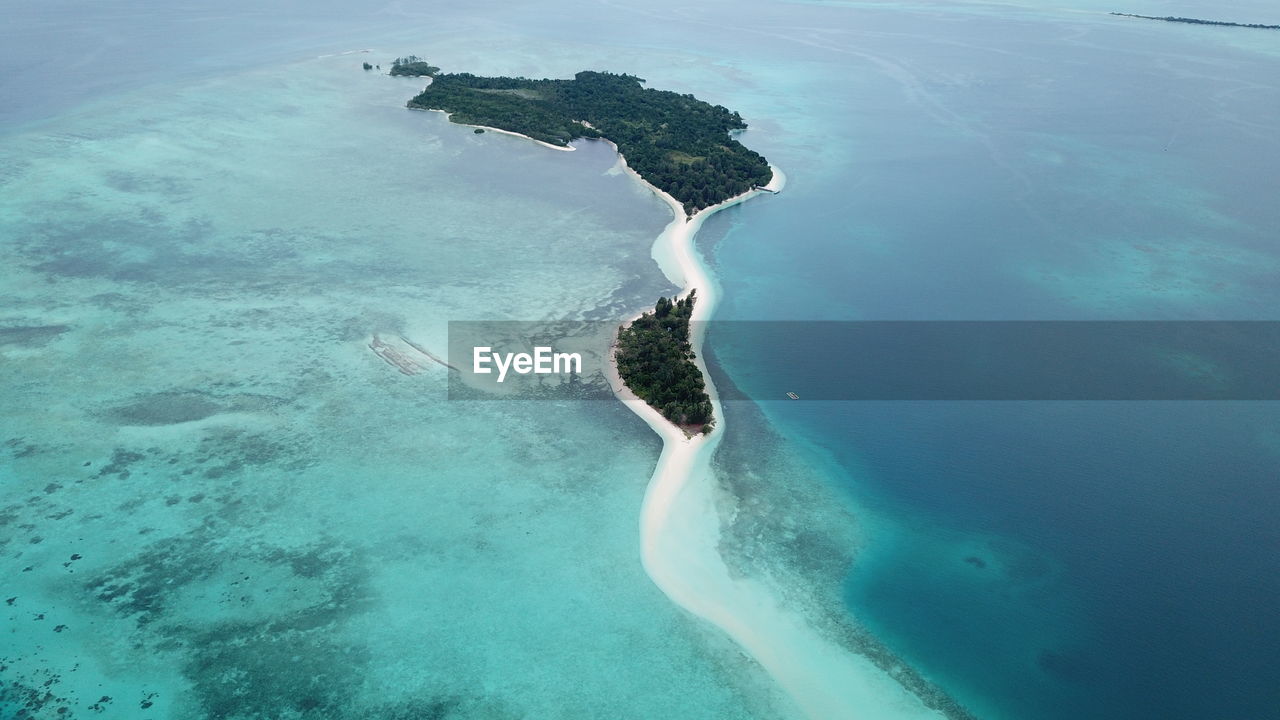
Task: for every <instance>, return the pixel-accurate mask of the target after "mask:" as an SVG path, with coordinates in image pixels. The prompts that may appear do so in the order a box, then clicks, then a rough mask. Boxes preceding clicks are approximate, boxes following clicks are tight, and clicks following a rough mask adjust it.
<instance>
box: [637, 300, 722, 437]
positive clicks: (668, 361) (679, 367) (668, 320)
mask: <svg viewBox="0 0 1280 720" xmlns="http://www.w3.org/2000/svg"><path fill="white" fill-rule="evenodd" d="M697 292H698V291H697V290H691V291H690V292H689V295H688V297H685V298H682V299H679V300H677V299H675V298H670V299H668V298H658V304H657V305H656V306H655V307H654V309H653V312H647V313H645V314H643V315H641V316H640V317H638V318H636V319H635V320H634V321H632V323H631V324H630V325H625V326H623V327H622V328H621V329H619V330H618V348H617V351H616V352H615V353H614V359H615V361H616V362H617V364H618V375H619V376H620V377H621V378H622V381H623V382H624V383H626V384H627V387H628V388H630V389H631V392H633V393H635V394H636V397H638V398H640V399H641V400H644V401H645V402H646V403H649V405H651V406H652V407H653V408H654V409H655V410H657V411H658V412H660V413H662V416H663V417H665V418H666V419H668V420H670V421H671V422H673V423H675V424H676V425H679V426H680V427H682V428H683V429H684V430H686V431H687V432H690V433H697V432H704V433H706V432H711V425H712V423H713V422H714V420H713V418H712V416H711V398H710V397H709V396H708V395H707V388H706V385H705V383H704V382H703V380H702V371H700V370H699V369H698V366H697V365H695V364H694V363H693V361H694V358H695V357H696V356H695V355H694V354H693V347H692V345H691V344H690V343H689V318H690V316H692V315H693V303H694V300H695V296H696V294H697Z"/></svg>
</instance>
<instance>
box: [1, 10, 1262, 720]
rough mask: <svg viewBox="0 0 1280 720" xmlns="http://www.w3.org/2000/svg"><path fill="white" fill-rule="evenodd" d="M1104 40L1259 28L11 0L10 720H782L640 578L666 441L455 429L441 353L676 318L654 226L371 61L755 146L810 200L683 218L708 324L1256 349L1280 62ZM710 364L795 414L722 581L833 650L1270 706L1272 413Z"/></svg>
mask: <svg viewBox="0 0 1280 720" xmlns="http://www.w3.org/2000/svg"><path fill="white" fill-rule="evenodd" d="M1112 10H1117V11H1123V12H1133V13H1141V14H1148V15H1186V16H1194V17H1207V18H1214V19H1223V20H1232V21H1239V22H1259V23H1272V24H1274V23H1278V22H1280V15H1277V12H1280V11H1278V10H1277V8H1276V7H1275V5H1274V3H1269V2H1261V1H1260V0H1248V1H1246V2H1238V3H1233V4H1232V5H1231V7H1230V8H1224V7H1222V6H1220V5H1218V4H1210V3H1205V2H1156V1H1155V0H1138V1H1137V3H1136V4H1135V5H1131V6H1124V7H1118V6H1117V7H1113V6H1110V5H1104V4H1102V3H1100V2H1097V1H1095V0H1069V2H1067V3H1040V2H1010V3H977V2H931V1H922V2H912V3H899V2H840V1H838V0H819V1H814V2H805V1H802V0H796V1H772V2H762V1H759V0H751V1H750V2H736V3H729V2H711V3H699V4H697V5H695V6H689V5H688V4H685V3H675V2H666V0H662V1H661V2H657V3H645V4H643V5H636V4H628V3H612V2H576V1H574V2H563V3H555V4H554V5H553V6H552V5H548V4H546V3H540V4H532V3H511V2H486V1H484V0H481V1H479V2H471V3H465V4H449V5H446V4H443V3H437V2H429V3H421V4H411V3H401V2H387V3H373V4H369V5H364V6H359V7H356V6H352V5H350V4H348V3H333V2H328V3H325V2H322V3H314V2H313V3H298V2H284V3H272V4H270V5H269V6H266V7H264V6H262V5H261V4H251V3H245V2H230V3H218V4H213V3H185V4H173V3H157V2H154V0H139V1H137V2H112V3H88V2H83V1H82V0H61V1H59V2H44V3H28V2H22V3H11V7H9V8H6V11H5V13H6V22H5V23H4V24H3V26H0V58H3V60H4V61H5V66H6V68H8V70H7V71H6V73H5V74H4V76H3V78H0V401H2V402H3V408H4V412H3V413H0V558H2V559H0V573H2V574H0V577H3V578H4V592H3V593H0V595H3V597H4V598H5V599H6V605H5V606H0V621H2V623H3V624H2V625H0V629H2V630H3V637H5V638H7V640H6V641H5V642H4V643H2V644H0V716H3V717H18V716H19V715H18V713H19V712H20V710H21V709H23V708H24V707H25V708H26V709H27V710H28V712H29V713H30V714H29V716H30V717H36V718H46V717H49V718H51V717H155V718H174V719H178V718H182V719H186V718H249V717H317V718H318V717H324V718H366V717H367V718H375V717H376V718H406V719H407V718H425V717H439V718H481V717H483V718H517V717H529V718H553V717H572V718H619V717H625V718H659V717H672V718H676V717H678V718H707V719H709V720H711V719H720V718H775V717H776V718H784V717H794V716H795V715H794V708H793V707H792V706H791V705H790V704H789V701H788V700H787V699H786V698H784V697H781V696H780V695H779V693H778V692H777V691H776V689H775V688H774V686H773V685H772V683H771V680H770V678H768V677H767V676H766V675H765V674H764V673H763V672H762V671H761V670H760V669H759V668H758V666H756V665H755V664H754V663H753V662H751V660H750V659H749V658H747V657H745V656H744V655H743V654H742V653H741V652H740V651H739V650H737V649H736V648H735V647H733V646H732V645H731V644H730V643H729V641H727V640H726V639H724V637H723V636H722V635H720V634H719V633H718V632H717V631H716V630H715V629H714V628H710V627H708V626H706V625H705V624H703V623H701V622H699V621H697V620H695V619H694V618H692V617H690V616H689V615H688V614H686V613H685V612H684V611H682V610H681V609H680V608H678V607H676V606H674V605H673V604H672V603H671V602H670V601H669V600H668V599H667V598H666V597H665V596H663V595H662V593H661V592H660V591H659V590H658V589H657V588H656V587H655V586H654V585H653V584H652V582H651V581H650V580H649V578H648V577H647V576H646V575H645V573H644V570H643V568H642V567H641V566H640V561H639V553H638V525H637V522H638V521H637V518H638V513H639V508H640V502H641V499H642V497H643V493H644V488H645V485H646V483H647V482H648V479H649V475H650V473H651V471H652V469H653V466H654V462H655V461H656V458H657V456H658V452H659V450H660V443H659V440H658V438H657V437H655V436H654V435H653V434H652V433H651V432H650V431H649V429H648V428H647V426H646V425H645V424H644V423H643V422H641V421H640V420H639V419H638V418H636V417H635V416H633V415H632V414H631V413H630V412H629V411H627V410H626V409H625V408H624V407H622V405H621V404H618V403H612V402H597V401H586V402H573V401H546V400H541V401H528V402H521V401H518V400H517V401H510V402H481V401H463V400H447V399H446V384H447V383H446V375H445V371H444V369H443V368H441V367H440V366H438V365H435V364H433V363H432V362H430V361H429V360H427V359H424V358H425V356H424V355H422V354H421V353H419V354H416V355H415V354H414V353H415V352H416V351H414V350H413V345H417V346H419V347H422V348H425V349H427V350H431V351H434V352H436V353H440V352H443V350H444V349H445V348H446V346H447V338H446V332H447V323H448V321H450V320H525V321H543V320H548V321H549V320H565V319H567V320H581V321H611V320H614V319H619V320H620V319H622V318H625V317H627V316H629V315H631V314H633V313H634V312H635V311H637V310H638V309H640V308H642V307H644V306H645V305H647V304H649V303H651V302H652V300H653V298H655V297H656V296H657V295H659V294H661V293H670V292H672V291H673V290H674V288H673V287H672V286H671V285H670V283H669V282H668V281H667V280H666V279H665V278H664V277H663V276H662V274H661V272H660V271H659V270H658V268H657V266H656V264H655V263H654V262H653V261H652V260H651V258H650V255H649V253H650V244H651V243H652V240H653V238H654V237H655V236H657V234H658V233H659V232H660V231H661V229H662V228H663V227H664V225H665V224H666V223H667V221H668V220H669V217H668V213H667V210H666V207H665V205H664V204H663V203H661V202H660V201H658V200H657V199H656V198H654V197H653V196H652V195H650V194H648V193H647V191H645V190H644V189H643V188H641V187H639V186H638V184H636V183H634V182H633V181H632V180H631V179H630V178H628V177H627V176H626V175H624V174H622V173H619V172H618V170H617V167H616V165H615V160H616V157H615V156H614V155H613V153H612V151H611V150H610V149H609V148H608V146H607V145H604V144H602V143H582V144H579V146H578V149H577V151H575V152H572V153H563V152H553V151H550V150H547V149H545V148H542V147H539V146H537V145H535V144H533V143H530V142H527V141H523V140H520V139H517V138H510V137H504V136H499V135H496V134H485V135H475V134H473V133H472V132H471V130H470V129H469V128H464V127H460V126H456V125H450V124H449V123H448V122H447V121H446V120H445V119H444V118H443V116H441V115H440V114H437V113H419V112H410V111H408V110H406V109H404V107H403V105H404V101H405V100H406V99H408V97H410V96H412V95H413V94H414V93H415V92H416V91H417V90H418V89H419V88H420V85H421V83H420V82H419V81H417V80H412V79H401V78H390V77H387V76H385V75H382V74H379V73H378V72H368V73H366V72H364V71H362V70H361V69H360V63H361V62H365V61H367V62H372V63H379V64H382V65H383V68H384V69H385V68H386V66H387V63H388V62H389V60H390V59H391V58H393V57H396V56H398V55H407V54H417V55H421V56H424V57H426V58H429V59H430V60H431V61H432V62H433V63H434V64H436V65H440V66H442V67H443V68H444V69H445V70H447V71H470V72H476V73H479V74H499V73H500V74H511V75H526V76H533V77H542V76H554V77H567V76H570V75H571V74H572V73H573V72H576V71H578V70H581V69H588V68H589V69H603V70H613V71H618V72H628V73H633V74H637V75H640V76H641V77H644V78H647V79H648V80H649V82H650V84H651V85H653V86H655V87H660V88H665V89H672V90H678V91H681V92H690V93H694V94H696V95H697V96H698V97H700V98H703V99H706V100H708V101H711V102H715V103H719V104H723V105H726V106H728V107H730V108H733V109H735V110H738V111H740V112H741V114H742V115H743V117H744V118H745V119H746V120H747V121H748V123H750V125H751V129H750V130H748V131H747V132H745V133H744V134H743V135H742V137H741V139H742V141H743V142H744V143H745V144H747V145H748V146H750V147H752V148H753V149H755V150H758V151H760V152H761V153H763V154H764V155H765V156H766V157H768V158H769V159H770V161H772V162H773V163H774V164H776V165H778V166H779V167H780V168H782V169H783V170H784V171H785V172H786V174H787V177H788V184H787V187H786V190H785V191H784V192H783V193H782V194H780V195H777V196H766V197H761V198H758V199H753V200H751V201H750V202H748V203H745V204H743V205H741V206H738V207H735V208H732V209H729V210H727V211H724V212H722V213H720V214H718V215H716V216H713V217H712V218H711V219H710V220H709V221H708V222H707V223H706V225H705V226H704V229H703V231H702V233H701V235H700V236H699V247H700V249H701V250H702V251H703V252H704V253H705V254H706V255H707V257H708V258H709V260H710V262H711V265H712V268H713V270H714V272H715V274H716V277H717V280H718V282H719V284H720V285H721V289H722V291H723V292H722V299H721V304H720V307H719V310H718V311H717V312H718V315H717V317H718V318H724V319H733V320H1219V319H1224V320H1275V319H1277V318H1276V317H1275V310H1274V308H1276V307H1278V306H1280V297H1277V295H1280V283H1278V282H1277V277H1280V246H1278V245H1277V236H1276V228H1277V227H1280V206H1277V204H1276V203H1275V201H1274V196H1275V188H1276V187H1280V177H1278V176H1280V80H1277V78H1280V33H1276V32H1268V31H1260V30H1247V29H1241V28H1217V27H1206V26H1191V25H1178V24H1169V23H1159V22H1149V21H1139V20H1132V19H1123V18H1115V17H1112V16H1109V15H1107V12H1109V11H1112ZM362 51H367V52H362ZM383 343H385V345H383ZM410 343H412V345H411V344H410ZM709 343H710V347H709V357H711V364H712V371H713V374H714V375H715V377H716V380H717V383H718V384H720V385H721V386H722V387H728V386H729V385H736V386H738V387H740V388H741V389H743V390H745V391H747V392H748V393H749V394H750V395H752V396H754V397H757V398H765V397H777V398H779V399H778V401H774V402H771V401H765V402H759V403H747V402H734V403H730V404H729V405H728V406H727V408H726V414H727V416H726V418H725V422H724V432H725V437H724V440H723V443H722V445H721V448H720V451H719V455H718V456H717V458H716V463H717V465H716V466H717V470H718V473H719V476H720V478H721V484H722V487H723V489H724V491H725V494H726V497H730V498H733V505H734V507H735V508H736V510H737V513H736V515H735V516H734V517H733V518H732V520H731V521H727V524H726V528H725V535H724V541H723V543H722V550H723V551H724V553H725V555H726V557H727V558H729V559H730V560H731V564H732V565H733V566H734V567H735V568H737V569H738V570H739V571H740V572H743V573H748V574H755V575H758V576H760V577H766V578H770V579H772V580H773V581H774V582H775V583H776V585H777V586H778V587H779V588H780V589H781V590H782V591H784V592H782V593H781V594H780V597H781V598H782V599H783V601H784V602H787V603H790V604H794V605H795V606H797V607H801V608H804V609H805V610H806V612H808V613H809V614H810V615H811V617H813V618H814V619H815V622H818V623H821V624H822V626H823V627H825V628H827V629H828V630H829V632H831V633H832V634H833V635H835V636H838V637H840V638H842V639H843V641H844V642H845V643H846V645H847V646H848V647H849V649H850V651H851V652H863V653H867V654H869V655H871V656H873V657H875V658H877V661H878V662H880V663H882V664H883V665H884V666H886V667H893V666H906V667H910V668H912V670H913V673H912V676H913V677H915V678H916V681H914V684H913V687H914V688H916V689H918V690H919V691H920V692H922V693H924V694H926V695H928V696H929V697H930V698H931V699H932V700H931V701H932V702H935V703H936V704H938V705H940V706H946V707H952V708H954V707H958V706H963V707H964V708H966V709H967V711H968V712H969V713H970V714H972V715H973V716H976V717H982V718H993V719H998V718H1004V719H1027V720H1039V719H1044V720H1051V719H1052V720H1056V719H1058V718H1081V717H1089V718H1170V719H1175V720H1181V719H1182V718H1188V719H1190V718H1207V717H1224V718H1228V717H1229V718H1248V719H1253V718H1259V719H1265V718H1280V614H1278V613H1276V612H1275V608H1276V607H1277V604H1278V603H1280V523H1277V522H1276V521H1275V518H1276V517H1277V516H1280V408H1277V407H1276V406H1275V404H1274V403H1265V402H1233V403H1207V402H1198V403H1191V402H1159V403H1157V402H1150V403H1143V402H1126V403H1118V402H1035V403H1032V402H1008V403H981V402H968V403H943V402H831V401H823V400H822V399H821V398H808V397H806V398H804V399H803V401H801V402H794V401H789V400H786V399H785V395H784V394H785V392H786V391H787V390H788V389H789V388H788V382H789V380H790V379H791V378H790V377H789V375H788V372H789V369H788V367H787V366H786V365H785V364H783V363H781V362H779V361H777V360H776V359H775V358H774V357H773V356H771V354H770V353H769V352H768V348H758V347H751V346H748V345H738V346H735V345H733V344H732V343H728V342H727V341H726V342H725V343H721V344H717V341H716V335H715V332H714V329H713V330H712V332H711V333H710V335H709ZM371 345H372V346H374V347H373V348H371ZM375 348H384V353H383V354H384V355H387V352H386V350H385V348H390V349H391V350H392V351H393V353H399V355H398V356H397V355H394V354H392V355H390V357H392V359H394V358H395V357H401V358H410V359H411V362H410V364H409V366H408V367H407V373H408V374H407V373H406V372H401V369H402V368H401V367H398V366H397V365H395V364H394V362H387V361H385V360H384V359H383V358H382V357H379V355H378V354H376V353H375V352H374V349H375ZM859 351H860V349H859V348H856V347H849V348H833V356H835V357H838V356H839V353H841V352H849V353H853V352H859ZM806 379H808V380H811V378H806ZM64 707H65V708H67V710H66V712H65V713H61V714H60V713H59V709H60V708H64ZM867 717H870V718H892V717H894V713H893V710H892V708H868V709H867Z"/></svg>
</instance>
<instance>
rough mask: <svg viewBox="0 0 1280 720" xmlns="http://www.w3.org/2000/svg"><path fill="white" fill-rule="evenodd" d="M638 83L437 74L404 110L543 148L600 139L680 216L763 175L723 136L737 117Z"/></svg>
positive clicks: (614, 78) (597, 77) (765, 175)
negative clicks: (523, 138)
mask: <svg viewBox="0 0 1280 720" xmlns="http://www.w3.org/2000/svg"><path fill="white" fill-rule="evenodd" d="M413 59H414V60H417V58H413ZM392 74H395V70H394V69H393V70H392ZM643 82H644V81H643V80H642V79H640V78H638V77H635V76H633V75H617V74H614V73H606V72H580V73H578V74H577V75H575V76H574V78H573V79H572V80H530V79H528V78H522V77H514V78H513V77H479V76H476V75H471V74H469V73H456V74H438V75H435V77H434V79H433V81H432V83H431V85H430V86H428V87H427V88H426V89H425V90H423V91H422V92H421V93H420V94H418V95H417V96H416V97H414V98H413V99H412V100H410V101H409V106H410V107H415V108H423V109H430V110H444V111H445V112H448V113H450V119H452V120H453V121H454V122H458V123H463V124H468V125H488V126H492V127H496V128H501V129H503V130H510V131H512V132H517V133H520V134H522V135H528V136H529V137H532V138H535V139H537V140H541V141H543V142H547V143H551V144H553V145H568V144H569V142H570V141H571V140H574V139H576V138H584V137H585V138H599V137H603V138H606V139H608V140H611V141H612V142H613V143H614V144H615V145H617V146H618V151H619V152H621V153H622V155H623V156H624V157H625V158H626V159H627V163H628V164H629V165H630V166H631V168H632V169H634V170H635V171H636V172H637V173H639V174H640V176H641V177H643V178H644V179H645V180H648V181H649V182H651V183H653V184H654V185H655V186H657V187H659V188H661V189H662V190H664V191H665V192H667V193H669V194H670V195H672V196H673V197H675V198H676V199H677V200H678V201H680V202H681V203H682V204H683V205H684V209H685V212H686V213H689V214H692V213H694V212H697V211H698V210H700V209H702V208H704V207H708V206H710V205H715V204H716V203H719V202H723V201H724V200H727V199H729V198H731V197H734V196H735V195H740V194H742V193H744V192H746V191H748V190H751V189H752V188H754V187H756V186H760V185H765V184H767V183H768V182H769V180H770V179H771V178H772V177H773V171H772V170H771V169H770V168H769V163H768V162H767V161H766V160H765V159H764V157H762V156H761V155H760V154H759V153H756V152H755V151H753V150H750V149H748V148H746V147H744V146H743V145H742V143H740V142H738V141H737V140H736V139H734V138H733V137H732V135H731V132H732V131H734V130H742V129H744V128H746V127H747V124H746V123H745V122H743V120H742V117H741V116H739V115H738V113H736V112H732V111H730V110H728V109H727V108H725V107H723V106H720V105H711V104H710V103H706V102H703V101H701V100H698V99H697V98H695V97H694V96H692V95H681V94H679V93H674V92H670V91H666V90H653V89H651V88H646V87H644V86H643V85H642V84H641V83H643Z"/></svg>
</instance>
